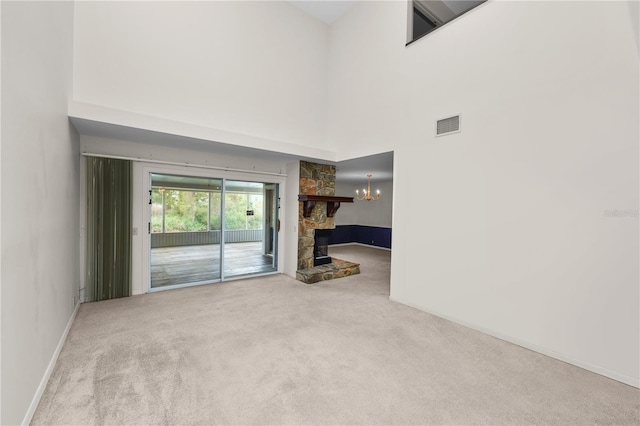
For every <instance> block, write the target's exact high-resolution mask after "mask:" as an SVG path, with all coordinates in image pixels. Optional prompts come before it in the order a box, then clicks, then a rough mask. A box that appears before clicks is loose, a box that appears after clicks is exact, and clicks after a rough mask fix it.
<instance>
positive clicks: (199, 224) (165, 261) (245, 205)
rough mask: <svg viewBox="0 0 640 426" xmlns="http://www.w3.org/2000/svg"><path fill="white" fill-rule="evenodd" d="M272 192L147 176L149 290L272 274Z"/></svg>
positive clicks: (264, 187)
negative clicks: (148, 191)
mask: <svg viewBox="0 0 640 426" xmlns="http://www.w3.org/2000/svg"><path fill="white" fill-rule="evenodd" d="M277 187H278V185H277V184H270V183H262V182H245V181H228V180H225V179H221V178H203V177H192V176H177V175H168V174H156V173H152V174H151V191H150V192H151V194H150V208H151V221H150V225H149V227H150V247H151V253H150V280H151V289H160V288H176V287H182V286H187V285H197V284H205V283H213V282H218V281H223V280H225V279H227V278H233V277H240V276H250V275H256V274H264V273H271V272H276V271H277V261H276V259H277V251H276V249H275V248H276V246H277V243H274V241H277V236H276V235H275V233H276V232H277V230H276V226H275V224H276V223H277V202H276V197H277ZM265 200H266V201H265ZM274 206H275V207H274ZM267 228H269V229H268V230H267ZM223 229H224V232H223Z"/></svg>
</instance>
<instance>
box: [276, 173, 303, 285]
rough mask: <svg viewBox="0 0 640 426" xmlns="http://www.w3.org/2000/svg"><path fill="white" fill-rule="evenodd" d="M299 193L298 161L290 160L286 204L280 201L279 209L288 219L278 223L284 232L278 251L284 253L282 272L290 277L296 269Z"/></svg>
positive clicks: (294, 273) (293, 275) (294, 275)
mask: <svg viewBox="0 0 640 426" xmlns="http://www.w3.org/2000/svg"><path fill="white" fill-rule="evenodd" d="M299 194H300V161H292V162H290V163H287V191H286V193H285V196H286V199H287V200H289V201H288V202H287V203H286V204H285V203H281V209H280V210H281V211H282V210H284V211H285V212H286V214H287V217H288V218H289V220H288V221H287V222H286V223H281V224H280V230H281V232H282V231H284V233H285V237H286V240H285V244H286V247H284V250H282V247H281V248H280V249H281V250H280V253H281V254H284V257H285V264H284V273H285V274H287V275H289V276H290V277H293V278H295V277H296V270H297V269H298V214H299V213H298V208H299V205H300V202H299V201H298V195H299Z"/></svg>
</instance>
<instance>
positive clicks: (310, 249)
mask: <svg viewBox="0 0 640 426" xmlns="http://www.w3.org/2000/svg"><path fill="white" fill-rule="evenodd" d="M335 190H336V167H335V166H332V165H328V164H318V163H311V162H308V161H300V192H299V194H300V195H299V196H298V199H299V200H300V203H299V207H298V270H297V271H296V278H297V279H298V280H300V281H303V282H305V283H307V284H311V283H314V282H318V281H324V280H330V279H334V278H341V277H345V276H349V275H354V274H359V273H360V265H359V264H357V263H352V262H347V261H344V260H340V259H335V258H331V257H330V256H329V253H328V246H329V235H330V234H331V232H332V230H333V229H335V227H336V224H335V218H334V215H335V214H336V212H337V211H338V209H339V208H340V203H343V202H353V198H350V197H336V196H335ZM318 236H320V243H321V244H320V245H319V247H318V245H317V244H316V239H317V238H318ZM317 255H318V256H317ZM317 258H318V260H316V259H317ZM317 262H319V263H317Z"/></svg>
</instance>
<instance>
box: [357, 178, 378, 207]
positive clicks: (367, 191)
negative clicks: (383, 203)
mask: <svg viewBox="0 0 640 426" xmlns="http://www.w3.org/2000/svg"><path fill="white" fill-rule="evenodd" d="M367 180H368V183H367V189H363V190H362V197H360V192H359V191H358V190H357V189H356V198H357V199H358V200H360V201H362V200H366V201H378V200H379V199H380V190H379V189H378V191H377V192H376V196H375V197H372V196H371V175H367Z"/></svg>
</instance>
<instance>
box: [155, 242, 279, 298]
mask: <svg viewBox="0 0 640 426" xmlns="http://www.w3.org/2000/svg"><path fill="white" fill-rule="evenodd" d="M276 270H277V268H274V267H272V258H271V257H270V256H265V255H263V254H262V243H261V242H252V243H229V244H226V245H225V252H224V276H225V278H229V277H233V276H241V275H242V276H245V275H252V274H260V273H266V272H275V271H276ZM219 279H220V245H219V244H208V245H197V246H182V247H162V248H154V249H151V287H152V288H157V287H166V286H172V285H180V284H189V283H197V282H207V281H216V280H219Z"/></svg>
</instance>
